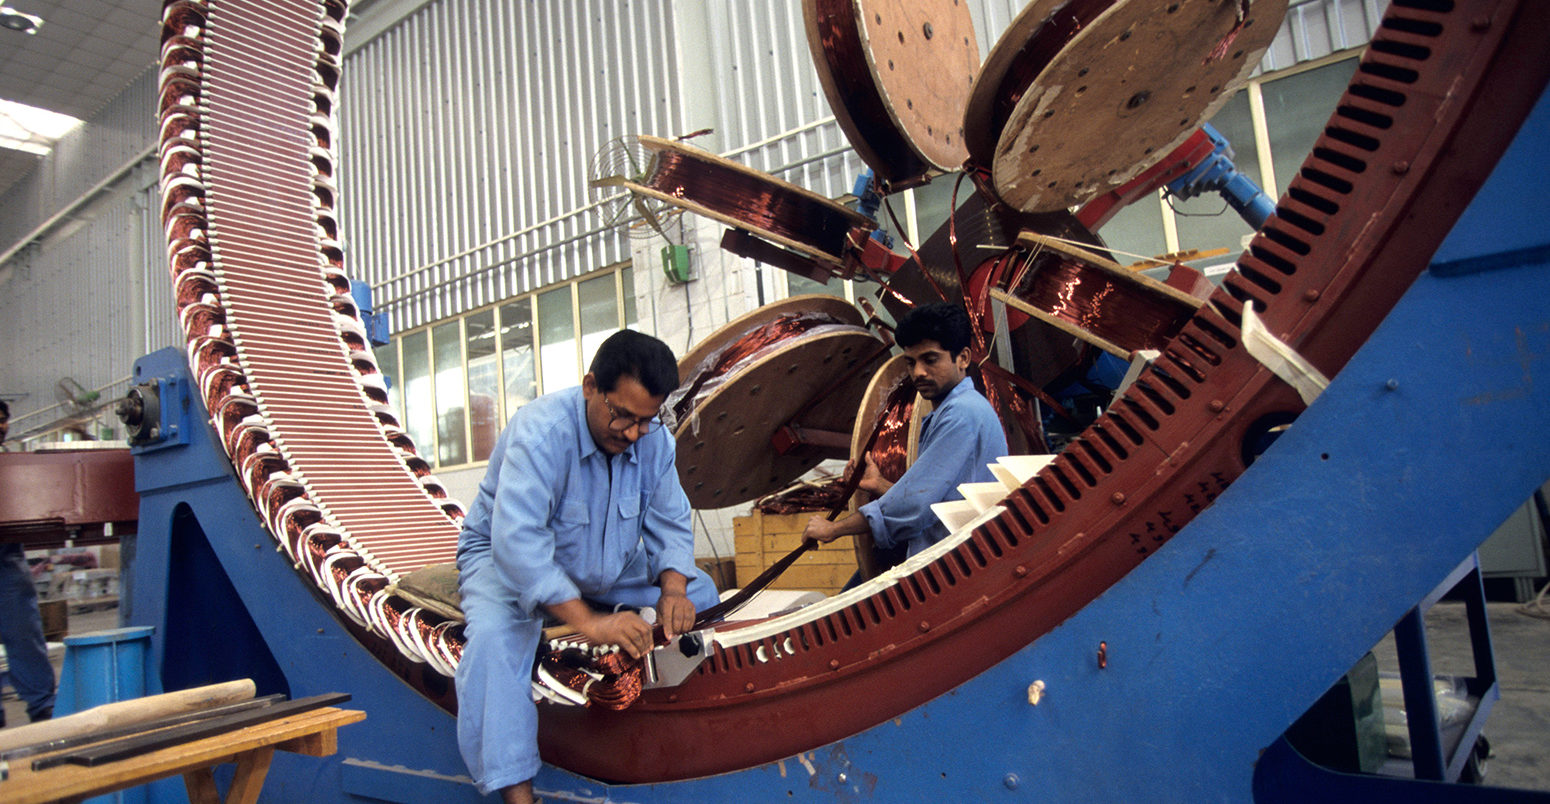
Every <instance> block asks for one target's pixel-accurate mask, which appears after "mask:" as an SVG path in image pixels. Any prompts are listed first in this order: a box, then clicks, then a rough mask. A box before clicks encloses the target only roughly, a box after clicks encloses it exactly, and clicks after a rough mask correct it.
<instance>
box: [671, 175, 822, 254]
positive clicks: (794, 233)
mask: <svg viewBox="0 0 1550 804" xmlns="http://www.w3.org/2000/svg"><path fill="white" fill-rule="evenodd" d="M642 184H644V185H645V186H646V187H649V188H651V189H653V190H656V191H657V192H660V193H663V194H665V195H668V196H671V197H673V198H677V199H687V200H690V201H693V202H695V203H696V204H699V205H700V206H703V207H705V208H707V209H709V210H711V211H712V212H715V213H717V214H720V215H723V216H725V217H727V218H730V219H733V220H737V221H742V222H744V223H746V224H747V225H748V226H749V227H751V228H753V229H756V230H759V231H762V232H769V233H771V234H774V235H776V236H778V237H782V238H785V239H786V240H789V241H792V242H796V243H805V244H808V245H809V246H811V247H812V248H814V249H816V250H818V251H821V252H823V253H825V254H828V255H829V256H830V257H832V258H834V259H835V260H839V259H840V258H841V257H842V256H843V255H844V253H845V249H846V244H847V243H848V242H849V241H848V239H847V236H848V235H849V234H850V230H851V228H852V226H853V222H852V219H851V218H850V217H849V216H848V215H846V214H845V212H846V210H844V208H838V209H836V208H831V207H830V206H828V205H826V204H824V203H823V202H822V201H821V200H820V199H817V198H810V197H808V196H807V195H805V194H802V193H798V192H793V191H789V190H786V189H784V188H782V187H780V186H779V185H776V184H773V183H771V182H770V181H768V180H766V179H763V178H760V177H758V176H754V175H751V174H749V173H746V172H744V171H741V170H737V169H734V168H732V167H730V166H728V165H725V164H722V163H721V162H719V161H717V160H714V159H708V158H701V157H700V156H699V155H697V154H694V153H691V152H688V151H684V150H676V149H669V150H662V151H658V152H657V153H656V154H655V159H653V161H652V172H651V175H650V176H649V177H647V178H646V180H645V181H644V182H642Z"/></svg>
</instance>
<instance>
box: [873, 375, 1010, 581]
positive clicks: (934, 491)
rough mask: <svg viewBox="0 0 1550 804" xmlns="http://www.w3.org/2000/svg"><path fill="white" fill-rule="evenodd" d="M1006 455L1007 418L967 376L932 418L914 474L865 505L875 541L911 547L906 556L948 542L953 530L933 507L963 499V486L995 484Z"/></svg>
mask: <svg viewBox="0 0 1550 804" xmlns="http://www.w3.org/2000/svg"><path fill="white" fill-rule="evenodd" d="M1006 454H1007V449H1006V433H1005V432H1003V431H1002V429H1001V420H1000V419H999V418H998V417H997V416H996V411H995V409H993V408H991V406H990V402H988V401H987V400H986V399H985V397H984V396H983V395H981V394H980V392H979V391H978V390H976V389H975V388H974V382H973V381H972V380H970V379H968V378H967V377H965V378H964V379H962V380H960V381H959V382H958V384H957V385H954V386H953V390H951V391H948V392H947V398H945V399H943V400H942V401H941V402H940V403H938V404H937V406H936V409H935V410H933V411H931V412H930V413H928V414H926V418H925V420H924V421H923V422H922V423H921V428H920V448H919V450H918V451H917V453H916V456H915V462H914V463H913V464H911V465H910V468H909V470H908V471H906V472H905V473H904V476H903V477H901V478H899V482H897V483H895V484H893V487H892V488H890V489H888V491H887V492H885V493H884V494H883V496H881V497H878V498H877V499H875V500H873V501H872V502H869V503H867V504H866V505H863V506H861V514H862V516H865V517H866V523H867V527H868V528H869V529H870V530H871V531H872V541H874V542H876V543H877V546H878V547H882V548H885V549H886V548H890V547H897V546H898V545H901V544H906V545H908V548H907V550H906V552H907V553H908V554H909V555H915V554H916V553H918V552H920V551H921V550H924V549H926V548H927V547H930V546H931V545H933V544H936V543H937V542H939V541H941V540H943V539H945V538H947V535H948V534H947V526H946V525H943V524H942V521H941V520H940V519H937V516H936V514H935V513H933V512H932V510H931V504H932V503H939V502H947V501H949V500H961V499H963V495H962V494H959V493H958V485H959V484H960V483H983V482H987V481H990V480H994V479H995V475H992V474H991V473H990V468H989V464H992V463H995V462H996V459H997V458H1000V457H1002V456H1003V455H1006Z"/></svg>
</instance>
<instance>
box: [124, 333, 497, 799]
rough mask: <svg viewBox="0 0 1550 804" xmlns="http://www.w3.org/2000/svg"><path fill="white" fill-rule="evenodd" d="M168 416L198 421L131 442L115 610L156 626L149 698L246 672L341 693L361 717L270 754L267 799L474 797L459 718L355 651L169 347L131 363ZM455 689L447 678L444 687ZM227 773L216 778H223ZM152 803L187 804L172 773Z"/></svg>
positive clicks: (269, 684)
mask: <svg viewBox="0 0 1550 804" xmlns="http://www.w3.org/2000/svg"><path fill="white" fill-rule="evenodd" d="M135 382H136V383H137V384H141V385H143V386H152V387H156V388H158V389H159V394H160V400H159V401H160V405H161V409H162V410H163V411H167V410H187V411H188V416H189V418H190V420H192V421H193V422H194V423H195V426H192V427H183V428H180V429H179V430H178V431H177V437H176V438H170V439H162V440H159V441H157V442H155V443H149V444H145V445H141V446H136V447H134V448H133V452H134V455H135V485H136V490H137V491H138V492H139V493H140V528H139V533H138V535H136V536H135V537H133V538H132V539H126V540H125V542H124V552H125V561H126V566H127V567H128V568H129V569H128V571H127V572H126V574H125V578H124V592H123V595H122V596H121V607H122V617H123V620H124V622H125V623H126V624H132V625H140V626H153V627H154V633H153V634H152V635H151V636H150V651H149V656H148V657H147V663H146V675H147V684H146V687H147V689H146V690H145V691H146V693H148V694H154V693H159V692H163V691H167V690H178V689H187V688H189V687H194V686H199V685H202V684H213V683H218V682H223V681H230V680H232V679H237V678H251V679H253V681H254V682H255V684H256V685H257V692H258V694H259V695H268V694H272V693H285V694H288V695H289V696H290V697H292V698H301V697H306V696H311V695H320V694H324V693H330V692H347V693H349V694H350V695H351V696H352V698H351V701H350V702H349V703H347V704H345V706H347V707H350V708H357V709H362V710H364V711H365V712H366V713H367V719H366V720H365V721H363V722H362V723H358V724H354V725H351V726H348V727H346V728H343V729H340V730H339V736H338V739H339V752H338V753H337V754H336V755H334V756H333V757H327V758H322V759H317V758H313V757H305V756H300V755H296V754H288V753H285V752H277V753H276V754H275V755H274V760H273V764H272V766H271V770H270V773H269V775H268V781H267V783H266V784H265V786H264V793H263V800H265V801H274V802H331V801H395V802H405V803H406V804H409V803H411V802H432V801H435V802H443V801H445V802H458V801H478V800H481V798H480V796H478V794H477V792H476V791H475V790H474V788H473V786H472V784H471V783H470V780H469V779H468V777H467V770H466V768H465V767H464V766H463V761H462V758H461V757H460V756H459V755H458V753H457V746H456V740H455V738H454V734H455V731H456V721H455V719H454V718H453V717H452V716H451V715H449V714H447V713H446V712H444V711H442V710H441V709H440V708H438V707H437V706H436V705H434V704H433V703H431V702H430V701H428V700H427V699H426V698H425V697H424V696H422V695H420V694H419V693H418V692H416V691H415V690H414V689H413V688H411V687H410V686H409V685H407V684H405V683H404V682H403V681H402V680H400V678H399V677H398V676H397V675H396V674H395V673H393V672H392V671H391V670H390V669H388V668H387V667H385V666H384V665H383V664H381V663H380V662H379V661H377V659H375V658H374V657H373V656H372V655H371V654H370V653H369V652H368V651H366V650H365V649H363V648H362V647H361V646H360V644H359V643H358V642H356V640H355V639H354V638H353V637H352V636H351V635H350V634H349V632H348V631H347V629H346V628H345V626H344V625H343V623H342V622H341V620H340V619H339V618H338V617H336V616H335V615H334V613H333V610H332V607H331V606H329V605H328V604H327V602H326V601H324V600H323V599H322V597H321V595H322V593H321V592H319V591H318V590H316V589H314V588H312V587H311V585H310V584H309V582H308V581H306V580H305V579H303V578H302V577H301V576H300V575H299V574H298V573H297V572H296V571H294V570H293V569H292V567H291V565H290V562H289V560H288V559H287V558H286V557H285V555H284V554H283V553H281V552H280V551H279V550H278V548H277V546H276V543H275V540H274V538H273V537H272V536H270V535H269V533H268V531H266V530H265V529H264V527H263V525H262V524H261V521H260V519H259V517H258V514H257V513H256V512H255V511H254V509H253V506H252V503H250V502H249V501H248V499H247V496H246V495H245V494H244V492H243V489H242V486H241V485H240V484H239V483H238V481H237V479H236V476H235V475H234V474H233V472H232V468H231V463H230V461H228V460H227V458H226V456H225V454H224V452H223V451H222V450H221V447H220V445H219V444H218V443H217V442H216V441H215V440H214V439H215V434H214V431H213V430H212V429H211V428H210V426H209V425H208V424H206V423H205V422H206V421H207V420H208V417H207V415H206V413H205V410H204V405H203V403H202V402H201V401H200V400H199V399H198V397H197V396H195V395H191V394H189V393H188V392H187V389H189V388H191V387H193V386H192V384H191V383H190V382H189V377H188V367H187V362H186V357H185V355H184V354H183V352H182V351H181V350H178V349H163V350H161V351H158V352H155V353H152V354H150V355H147V356H145V357H143V358H141V359H140V360H139V361H137V362H136V363H135ZM447 683H448V685H450V683H451V682H450V681H448V682H447ZM229 776H230V768H229V767H228V768H227V776H226V777H225V778H222V777H221V776H220V775H219V774H218V775H217V779H218V780H220V781H221V783H222V784H223V785H224V784H227V783H229ZM151 800H152V801H154V802H186V801H187V796H186V793H185V792H184V790H183V784H182V782H181V781H179V780H177V779H172V780H164V781H163V782H159V783H156V784H155V785H152V798H151Z"/></svg>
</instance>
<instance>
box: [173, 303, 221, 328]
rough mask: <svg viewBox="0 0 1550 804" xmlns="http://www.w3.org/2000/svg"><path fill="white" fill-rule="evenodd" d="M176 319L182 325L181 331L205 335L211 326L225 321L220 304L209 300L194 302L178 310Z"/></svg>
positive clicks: (219, 324)
mask: <svg viewBox="0 0 1550 804" xmlns="http://www.w3.org/2000/svg"><path fill="white" fill-rule="evenodd" d="M178 319H179V321H180V322H181V323H182V325H183V331H184V332H187V333H189V334H190V335H194V336H201V335H207V334H209V332H210V329H211V328H212V327H217V326H221V325H223V324H225V323H226V314H225V312H223V311H222V310H221V307H220V305H218V304H212V303H210V302H205V301H201V302H195V303H193V304H189V305H187V306H185V307H183V309H181V310H179V311H178Z"/></svg>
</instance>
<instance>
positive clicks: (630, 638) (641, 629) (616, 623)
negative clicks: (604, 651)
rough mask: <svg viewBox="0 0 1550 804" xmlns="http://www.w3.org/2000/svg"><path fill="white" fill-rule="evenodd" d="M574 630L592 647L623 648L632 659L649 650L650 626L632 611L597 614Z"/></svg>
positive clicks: (643, 654)
mask: <svg viewBox="0 0 1550 804" xmlns="http://www.w3.org/2000/svg"><path fill="white" fill-rule="evenodd" d="M576 630H577V631H580V632H581V635H582V636H584V637H586V638H587V640H588V641H590V642H591V643H592V644H594V645H618V646H619V647H621V648H624V651H625V653H628V654H630V658H632V659H639V658H640V657H642V656H645V655H646V653H647V652H649V651H650V650H651V626H650V625H647V624H646V621H645V620H643V619H641V616H640V615H639V614H636V613H635V612H633V611H621V612H617V613H614V614H599V615H597V616H595V617H593V618H592V619H590V620H587V621H585V622H583V623H581V624H579V625H577V626H576Z"/></svg>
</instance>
